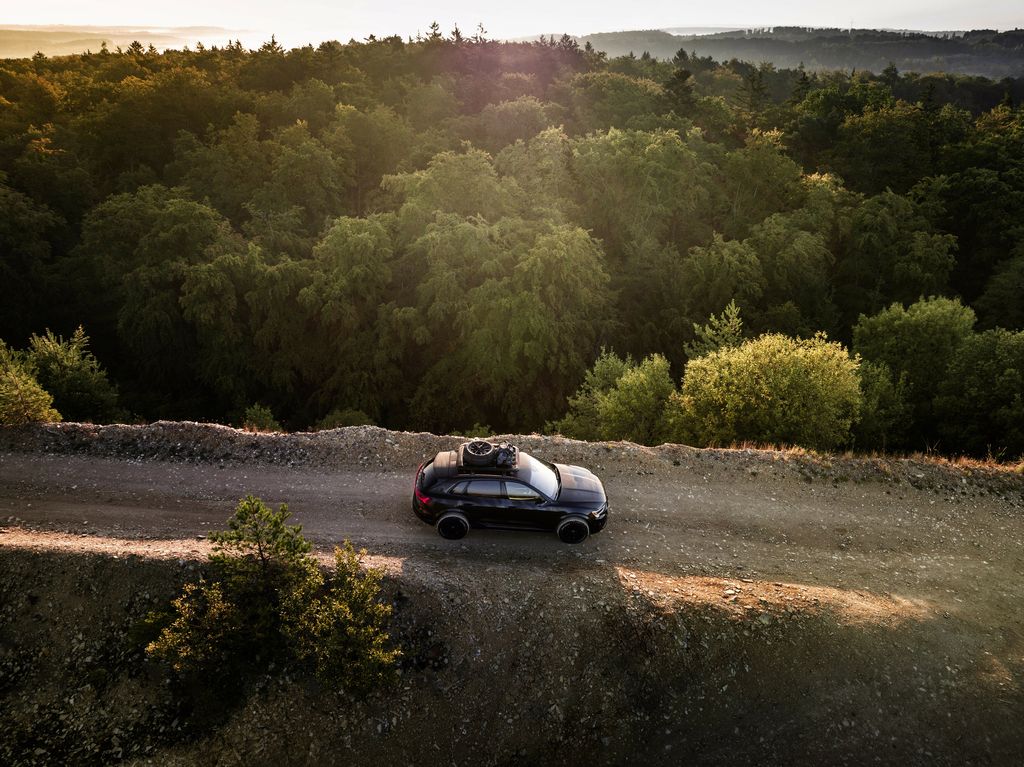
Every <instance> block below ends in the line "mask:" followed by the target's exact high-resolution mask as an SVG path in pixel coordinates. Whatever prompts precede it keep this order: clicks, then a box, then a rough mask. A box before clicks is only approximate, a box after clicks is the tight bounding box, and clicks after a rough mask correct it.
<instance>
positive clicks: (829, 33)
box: [579, 27, 1024, 79]
mask: <svg viewBox="0 0 1024 767" xmlns="http://www.w3.org/2000/svg"><path fill="white" fill-rule="evenodd" d="M579 42H580V44H581V45H583V44H585V43H588V42H589V43H590V44H591V45H592V46H594V48H596V49H597V50H599V51H604V52H605V53H607V54H608V55H609V56H625V55H628V54H630V53H633V54H635V55H637V56H639V55H641V54H643V53H644V52H647V53H649V54H650V55H651V56H653V57H655V58H658V59H670V58H672V56H674V55H675V54H676V52H677V51H678V50H679V49H680V48H684V49H685V50H686V51H687V52H696V53H697V54H698V55H699V56H711V57H712V58H714V59H716V60H718V61H727V60H729V59H733V58H735V59H740V60H743V61H751V62H757V63H760V62H762V61H768V62H771V63H772V64H774V65H775V66H776V67H786V68H792V67H796V66H798V65H799V64H801V63H803V64H804V66H806V67H807V68H808V69H814V70H823V69H847V70H849V69H861V70H870V71H872V72H881V71H882V70H883V69H884V68H885V67H886V66H888V65H889V63H890V62H892V63H894V64H895V65H896V67H897V68H898V69H899V70H901V71H916V72H937V71H942V72H955V73H959V74H972V75H983V76H985V77H991V78H994V79H1000V78H1002V77H1020V76H1022V75H1024V30H1022V29H1015V30H1012V31H1008V32H997V31H996V30H991V29H990V30H972V31H969V32H907V31H889V30H875V29H854V30H842V29H813V28H805V27H773V28H767V29H755V30H734V31H723V32H716V33H710V34H688V35H679V34H673V33H672V32H670V31H667V30H662V29H649V30H634V31H628V32H604V33H599V34H593V35H587V36H585V37H581V38H579Z"/></svg>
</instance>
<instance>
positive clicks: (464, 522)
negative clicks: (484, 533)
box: [437, 511, 469, 541]
mask: <svg viewBox="0 0 1024 767" xmlns="http://www.w3.org/2000/svg"><path fill="white" fill-rule="evenodd" d="M437 532H438V533H439V534H440V535H441V537H442V538H447V539H448V540H450V541H457V540H458V539H459V538H463V537H465V535H466V533H468V532H469V520H468V519H466V515H465V514H462V513H460V512H458V511H449V512H448V513H446V514H442V515H441V518H440V519H439V520H437Z"/></svg>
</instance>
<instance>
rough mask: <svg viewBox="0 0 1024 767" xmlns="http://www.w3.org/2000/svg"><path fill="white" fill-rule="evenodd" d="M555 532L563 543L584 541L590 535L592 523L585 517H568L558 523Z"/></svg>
mask: <svg viewBox="0 0 1024 767" xmlns="http://www.w3.org/2000/svg"><path fill="white" fill-rule="evenodd" d="M555 532H556V533H557V534H558V540H560V541H561V542H562V543H569V544H577V543H583V541H585V540H587V538H588V537H589V536H590V525H588V524H587V520H585V519H583V517H566V518H565V519H563V520H562V521H561V522H559V523H558V527H557V528H556V530H555Z"/></svg>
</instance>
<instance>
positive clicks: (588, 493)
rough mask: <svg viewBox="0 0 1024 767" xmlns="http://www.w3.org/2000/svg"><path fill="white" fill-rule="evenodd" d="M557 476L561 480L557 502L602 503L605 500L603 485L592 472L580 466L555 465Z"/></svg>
mask: <svg viewBox="0 0 1024 767" xmlns="http://www.w3.org/2000/svg"><path fill="white" fill-rule="evenodd" d="M555 468H556V469H558V476H559V477H560V478H561V480H562V489H561V490H560V491H559V493H558V500H559V501H569V502H580V501H603V500H605V494H604V485H602V484H601V480H599V479H598V478H597V477H596V476H595V475H594V472H592V471H590V470H589V469H584V468H583V467H582V466H569V465H567V464H564V463H556V464H555Z"/></svg>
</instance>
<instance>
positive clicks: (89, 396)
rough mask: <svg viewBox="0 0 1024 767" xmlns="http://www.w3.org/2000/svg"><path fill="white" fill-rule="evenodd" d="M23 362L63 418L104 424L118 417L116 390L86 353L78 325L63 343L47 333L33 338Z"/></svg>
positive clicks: (84, 341)
mask: <svg viewBox="0 0 1024 767" xmlns="http://www.w3.org/2000/svg"><path fill="white" fill-rule="evenodd" d="M25 360H26V363H27V364H28V366H29V368H30V369H31V370H33V371H34V372H35V376H36V380H38V381H39V384H40V385H41V386H42V387H43V388H44V389H46V391H48V392H49V393H50V394H52V395H53V404H54V407H56V408H57V410H59V411H60V412H61V414H62V415H63V416H64V418H65V419H70V420H72V421H89V422H95V423H108V422H109V421H111V420H114V419H116V418H118V417H119V416H121V415H122V413H121V410H120V408H119V407H118V405H117V388H116V387H115V386H113V385H112V384H111V383H110V381H109V380H108V379H107V372H106V371H105V370H104V369H103V368H102V366H101V365H100V363H99V360H97V359H96V357H94V356H93V354H92V352H91V351H89V337H88V336H87V335H86V334H85V330H84V329H83V328H82V326H81V325H79V326H78V328H77V329H76V330H75V332H74V334H73V335H72V336H71V338H69V339H68V340H66V341H65V340H64V339H63V338H62V337H61V336H57V335H54V334H53V333H52V332H51V331H50V330H47V331H46V333H45V334H44V335H42V336H38V335H33V336H32V338H31V340H30V341H29V348H28V350H27V351H26V353H25Z"/></svg>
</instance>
